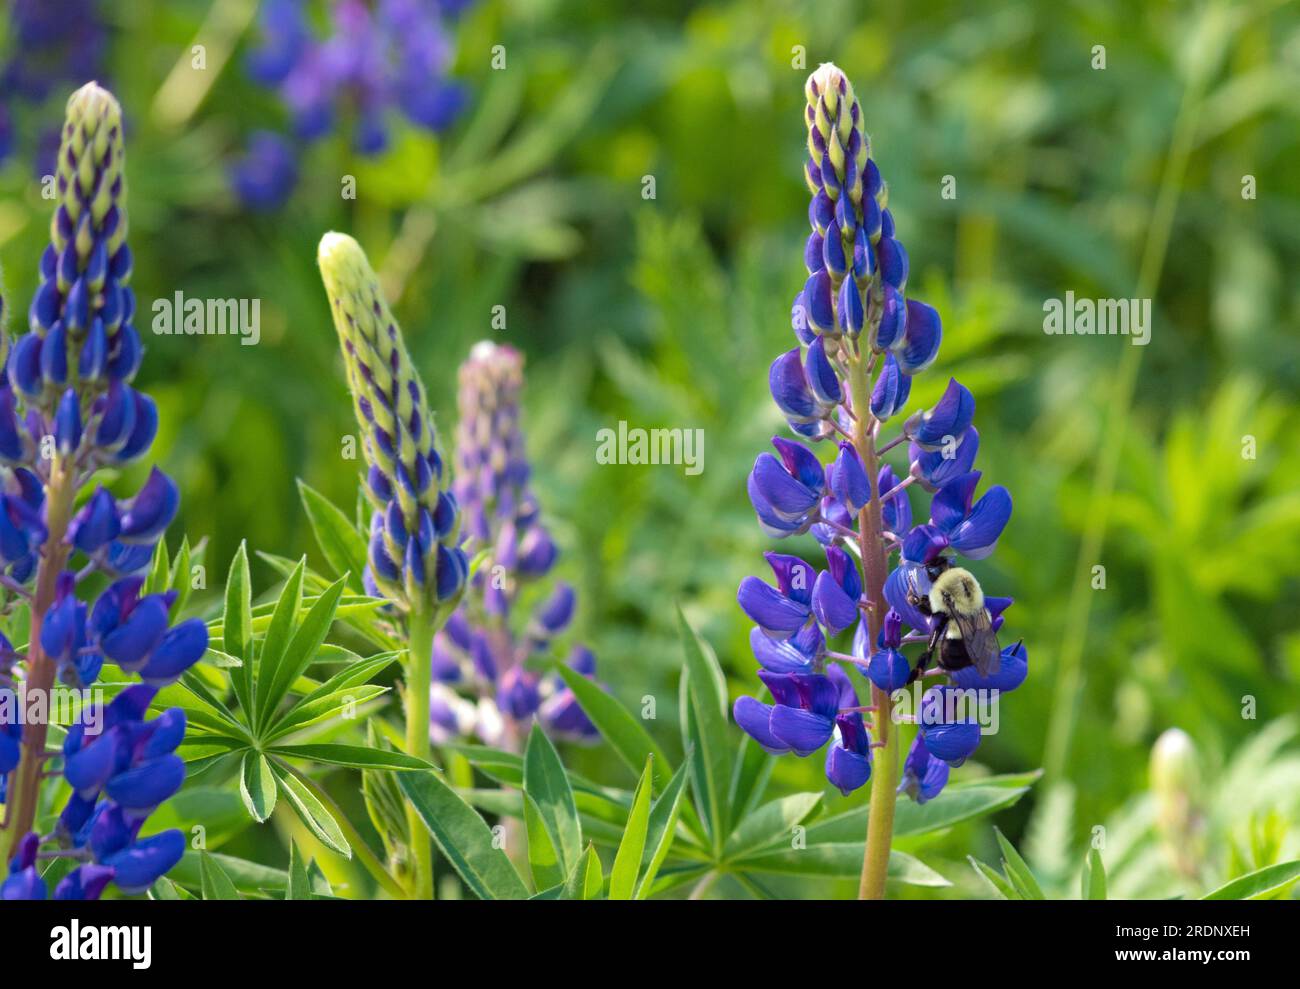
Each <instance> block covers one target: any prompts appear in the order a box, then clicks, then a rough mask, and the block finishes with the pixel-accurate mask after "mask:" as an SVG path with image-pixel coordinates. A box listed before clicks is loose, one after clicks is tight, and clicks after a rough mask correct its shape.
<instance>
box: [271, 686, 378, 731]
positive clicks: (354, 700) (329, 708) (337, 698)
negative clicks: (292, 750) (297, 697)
mask: <svg viewBox="0 0 1300 989" xmlns="http://www.w3.org/2000/svg"><path fill="white" fill-rule="evenodd" d="M388 691H389V688H388V687H381V686H379V684H377V683H366V684H361V685H360V686H355V687H345V688H344V689H342V690H340V691H337V692H336V693H333V694H329V695H327V696H324V697H317V698H316V699H315V700H313V701H311V702H310V703H302V702H299V703H297V704H295V705H294V706H293V707H292V708H290V709H289V710H288V711H286V712H285V713H284V715H283V716H282V717H281V718H279V719H278V720H277V721H276V722H275V726H274V727H273V728H271V729H269V730H268V731H267V732H266V735H265V737H264V739H263V741H265V742H275V741H278V740H279V739H281V738H284V737H285V736H286V735H292V734H295V733H298V732H301V731H302V730H303V729H305V728H309V727H311V726H312V725H315V724H318V723H320V722H322V721H325V720H328V719H329V718H331V717H333V716H334V715H337V714H338V713H339V712H340V711H344V710H347V709H349V708H351V709H354V710H355V709H360V708H361V706H362V705H364V704H365V703H367V702H368V701H372V700H374V699H375V698H376V697H382V696H383V695H384V694H386V693H388Z"/></svg>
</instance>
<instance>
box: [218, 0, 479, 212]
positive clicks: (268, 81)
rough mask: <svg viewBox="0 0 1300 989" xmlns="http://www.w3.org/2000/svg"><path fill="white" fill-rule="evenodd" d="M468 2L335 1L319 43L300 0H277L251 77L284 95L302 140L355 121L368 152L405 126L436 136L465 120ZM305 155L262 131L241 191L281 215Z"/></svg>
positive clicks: (355, 137)
mask: <svg viewBox="0 0 1300 989" xmlns="http://www.w3.org/2000/svg"><path fill="white" fill-rule="evenodd" d="M465 6H467V4H466V3H464V2H461V0H374V2H363V0H333V2H332V4H331V8H330V12H331V17H330V26H329V31H328V33H327V34H326V35H325V36H324V37H321V36H318V34H317V32H316V31H315V29H314V27H313V25H312V23H311V22H310V19H309V17H308V12H307V11H306V9H305V5H304V4H303V3H301V2H300V0H268V2H266V3H263V4H262V6H261V12H260V14H259V16H258V30H257V38H256V41H255V44H254V47H253V48H252V50H251V51H250V52H249V53H248V56H247V58H246V59H245V67H246V70H247V72H248V75H249V77H250V78H251V79H252V80H253V81H254V82H256V83H258V84H259V85H262V86H266V87H269V88H272V89H274V90H275V91H276V92H277V94H278V96H279V97H280V100H281V101H282V102H283V103H284V105H285V107H286V109H287V110H288V112H289V116H290V120H291V125H292V130H293V135H294V137H295V138H296V140H297V141H298V142H311V141H315V140H318V139H320V138H322V137H324V136H325V135H326V134H328V133H329V132H330V131H331V130H332V129H333V128H334V127H335V126H336V125H337V124H338V123H339V122H342V121H349V122H351V127H352V130H351V134H350V141H351V144H352V146H353V147H354V148H355V149H356V151H357V152H358V153H359V154H362V155H375V154H379V153H380V152H382V151H384V150H385V149H386V148H387V147H388V146H389V143H390V132H391V129H392V124H393V121H394V119H395V118H397V117H398V116H401V117H404V118H405V119H406V120H407V121H409V122H410V123H412V124H414V125H415V126H416V127H419V128H422V129H424V130H427V131H431V132H434V133H437V132H440V131H443V130H445V129H446V128H447V127H449V126H451V124H452V123H454V122H455V120H456V118H457V117H458V116H459V115H460V113H461V111H462V110H463V109H464V107H465V104H466V102H467V98H466V90H465V88H464V87H463V86H462V85H460V84H459V83H457V82H455V81H453V80H451V79H450V78H448V73H449V70H450V68H451V62H452V60H453V57H454V53H455V52H454V45H453V42H452V38H451V27H452V24H453V22H454V20H455V18H456V17H457V16H458V15H459V13H460V11H461V10H462V9H463V8H464V7H465ZM296 159H297V153H296V151H295V150H294V148H293V146H292V145H291V144H290V142H288V141H287V140H285V139H280V140H278V141H277V142H275V143H272V142H271V141H269V140H268V135H266V134H265V133H259V134H258V135H255V136H254V137H253V138H252V140H251V141H250V144H249V147H248V149H247V152H246V154H245V156H244V158H243V159H242V160H241V162H240V163H239V164H237V165H235V166H234V167H232V169H231V170H230V178H231V185H232V187H233V189H234V191H235V193H236V195H237V196H238V197H239V198H240V200H241V201H242V202H243V203H244V204H245V205H246V206H249V207H251V208H253V209H258V210H266V209H275V208H278V207H279V206H280V205H282V204H283V203H284V201H285V200H286V199H287V198H288V194H289V192H290V191H291V190H292V188H293V186H294V184H295V183H296V181H297V165H296Z"/></svg>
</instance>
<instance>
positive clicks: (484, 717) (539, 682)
mask: <svg viewBox="0 0 1300 989" xmlns="http://www.w3.org/2000/svg"><path fill="white" fill-rule="evenodd" d="M523 378H524V363H523V357H522V356H521V355H520V354H519V352H518V351H516V350H515V349H513V348H512V347H505V346H498V345H497V344H495V343H492V342H490V341H483V342H481V343H479V344H477V345H476V346H475V347H474V348H473V350H472V351H471V352H470V355H469V358H468V359H467V360H466V361H465V362H464V363H463V364H462V365H461V368H460V391H459V398H458V403H459V409H460V424H459V426H458V428H457V433H456V480H455V482H454V490H455V492H456V499H457V501H458V502H459V503H460V505H461V508H462V511H463V512H464V518H465V537H466V540H467V542H468V543H469V544H470V545H471V546H472V547H473V548H477V549H488V550H490V553H491V556H490V559H488V560H487V561H486V562H485V563H484V565H483V566H481V567H480V568H479V570H478V571H477V573H476V574H475V577H474V580H473V582H472V583H471V585H470V592H469V593H468V594H467V595H466V599H465V602H464V603H463V604H462V605H461V607H460V609H458V610H457V611H456V612H455V614H453V615H452V616H451V619H450V620H449V621H448V622H447V625H446V627H444V628H443V629H442V630H441V631H439V632H438V634H437V635H436V636H435V637H434V644H433V675H434V678H435V682H434V684H433V696H432V699H431V706H430V717H431V730H432V732H433V738H434V741H438V742H441V741H446V740H448V739H451V738H455V737H459V736H463V735H467V734H476V735H477V736H478V737H479V738H480V739H482V740H483V741H484V742H486V743H488V744H498V743H500V742H502V741H505V742H506V743H508V744H512V743H513V742H515V741H517V740H518V739H519V737H520V733H521V731H522V732H526V731H527V728H528V725H529V724H530V723H531V721H532V718H533V717H534V716H537V717H538V718H539V719H540V720H541V722H542V724H543V725H544V726H545V727H546V728H547V730H549V731H550V732H552V733H553V734H556V735H562V736H565V737H568V738H573V739H589V738H593V737H595V735H596V728H595V726H594V725H593V724H592V723H591V721H590V720H589V719H588V718H587V716H586V714H584V713H583V711H582V708H581V707H580V706H579V705H578V701H577V699H576V698H575V697H574V696H573V691H571V690H570V689H569V688H568V687H567V686H566V685H565V683H564V681H563V680H562V679H561V678H560V677H558V676H550V677H544V676H543V675H542V674H541V673H539V672H537V671H536V670H533V669H530V668H529V666H528V660H529V658H530V657H532V656H533V655H535V654H538V653H541V652H544V651H545V650H547V649H548V648H549V647H550V644H551V641H552V640H553V639H554V638H555V637H556V636H558V635H560V634H561V633H562V632H563V631H564V630H565V628H566V627H567V626H568V625H569V623H570V622H571V620H572V618H573V612H574V607H575V604H576V596H575V594H574V591H573V588H572V587H570V586H569V585H567V584H563V583H560V584H557V585H556V587H555V588H554V590H553V591H552V592H551V594H550V595H549V596H547V597H546V598H545V599H544V600H543V601H542V602H541V603H540V605H538V606H537V607H536V609H535V610H534V611H533V612H532V613H531V617H530V618H529V619H528V620H527V621H526V622H525V623H524V626H523V628H522V629H520V630H518V631H517V630H515V629H513V628H512V626H511V615H512V613H513V612H514V611H515V610H516V608H517V605H518V602H519V597H520V592H521V591H522V590H523V588H524V587H525V586H527V585H530V584H535V583H536V582H537V581H538V580H539V579H540V578H542V577H544V576H545V575H546V574H547V573H548V572H549V571H550V569H551V567H552V566H553V565H554V563H555V558H556V548H555V543H554V542H553V541H552V540H551V537H550V534H549V533H548V532H547V531H546V528H545V526H544V525H543V524H542V522H541V519H540V512H539V509H538V505H537V499H536V498H535V497H534V495H533V493H532V491H531V489H530V487H529V484H528V480H529V474H530V468H529V465H528V457H527V453H526V452H525V450H524V439H523V434H522V432H521V431H520V428H519V394H520V391H521V389H522V387H523ZM567 662H568V665H569V666H571V667H572V668H573V669H575V670H577V671H578V672H579V673H581V674H582V675H584V676H587V677H590V676H593V675H594V674H595V672H596V658H595V656H593V655H592V653H591V651H590V650H589V649H587V648H586V647H584V646H581V645H579V646H575V647H574V648H573V650H572V652H571V654H570V655H569V657H568V660H567ZM467 695H468V696H467ZM471 697H472V698H473V699H470V698H471Z"/></svg>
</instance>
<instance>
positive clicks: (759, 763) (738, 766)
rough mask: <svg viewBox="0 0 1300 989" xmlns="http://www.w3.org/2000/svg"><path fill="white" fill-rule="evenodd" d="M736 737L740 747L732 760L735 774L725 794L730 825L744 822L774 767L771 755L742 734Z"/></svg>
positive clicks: (748, 736)
mask: <svg viewBox="0 0 1300 989" xmlns="http://www.w3.org/2000/svg"><path fill="white" fill-rule="evenodd" d="M739 734H740V745H739V746H738V747H737V749H736V755H735V757H734V759H733V760H732V764H733V765H734V766H735V771H734V772H733V773H732V775H731V788H730V790H729V791H728V794H727V803H728V805H729V806H730V807H731V820H732V821H733V822H737V821H743V820H744V819H745V815H747V814H748V813H749V812H750V811H752V810H753V809H754V808H755V807H756V806H758V802H759V801H760V800H762V799H763V793H764V791H765V790H766V789H767V781H768V778H769V777H770V776H771V775H772V767H773V766H774V765H775V764H776V759H775V758H774V757H773V756H772V754H771V753H770V752H765V751H764V750H763V747H762V746H761V745H759V744H758V743H757V742H756V741H754V739H753V738H752V737H751V736H750V735H748V734H746V733H745V732H740V733H739Z"/></svg>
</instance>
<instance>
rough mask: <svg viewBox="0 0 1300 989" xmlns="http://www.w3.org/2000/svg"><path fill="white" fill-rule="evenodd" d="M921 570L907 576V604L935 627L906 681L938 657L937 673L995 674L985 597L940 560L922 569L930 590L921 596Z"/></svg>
mask: <svg viewBox="0 0 1300 989" xmlns="http://www.w3.org/2000/svg"><path fill="white" fill-rule="evenodd" d="M920 572H921V568H917V569H916V570H914V571H912V572H911V573H910V574H909V576H908V590H907V601H908V603H909V604H910V605H912V607H914V608H916V609H917V611H919V612H921V614H923V615H927V616H931V617H932V618H933V619H934V621H933V622H932V627H931V630H930V641H929V644H928V645H927V646H926V649H925V652H924V653H922V654H921V658H920V660H919V661H918V662H917V664H916V669H914V670H913V671H912V675H911V676H910V677H909V678H908V681H907V682H908V683H912V682H914V681H915V680H916V679H917V678H918V677H919V676H920V675H921V674H922V673H924V672H925V669H926V667H928V666H929V665H930V662H931V661H932V660H933V659H934V657H935V653H936V651H937V652H938V658H939V668H940V669H943V670H948V671H955V670H961V669H965V668H966V667H967V666H974V667H975V670H976V672H978V673H979V675H980V676H990V675H991V674H993V673H996V672H997V671H998V666H999V664H1000V663H1001V659H1002V650H1001V649H1000V647H999V646H998V637H997V635H996V633H994V631H993V620H992V618H991V617H990V615H989V611H988V608H986V607H984V591H983V589H982V588H981V587H980V585H979V581H977V580H976V579H975V578H974V577H973V576H972V575H971V573H970V571H969V570H964V569H962V568H961V567H955V566H953V565H952V560H950V559H949V558H948V557H946V556H941V557H939V558H938V559H937V560H935V561H934V562H933V563H930V564H927V565H926V566H925V567H924V572H925V575H926V577H928V578H929V581H930V588H929V590H928V591H925V592H922V590H921V589H920V587H919V581H918V578H919V576H920Z"/></svg>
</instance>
